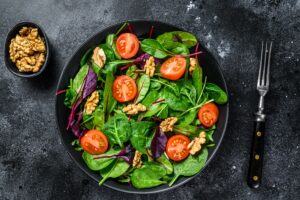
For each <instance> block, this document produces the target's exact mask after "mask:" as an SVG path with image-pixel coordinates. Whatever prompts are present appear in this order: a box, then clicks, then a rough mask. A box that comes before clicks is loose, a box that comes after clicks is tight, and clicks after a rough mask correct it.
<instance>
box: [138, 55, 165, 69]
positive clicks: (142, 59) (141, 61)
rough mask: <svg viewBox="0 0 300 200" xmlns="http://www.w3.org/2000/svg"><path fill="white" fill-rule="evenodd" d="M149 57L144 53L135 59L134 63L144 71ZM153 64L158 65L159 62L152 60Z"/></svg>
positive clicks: (155, 59)
mask: <svg viewBox="0 0 300 200" xmlns="http://www.w3.org/2000/svg"><path fill="white" fill-rule="evenodd" d="M150 56H151V55H149V54H147V53H144V54H142V55H140V56H139V57H137V58H136V59H135V60H134V63H135V64H138V65H139V66H140V68H141V69H144V66H145V63H146V61H147V60H148V59H149V58H150ZM154 63H155V65H158V64H160V60H159V59H157V58H154Z"/></svg>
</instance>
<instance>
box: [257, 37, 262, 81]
mask: <svg viewBox="0 0 300 200" xmlns="http://www.w3.org/2000/svg"><path fill="white" fill-rule="evenodd" d="M263 53H264V42H263V41H261V54H260V63H259V69H258V77H257V87H259V86H260V84H261V83H260V82H261V71H262V65H263V63H262V62H263Z"/></svg>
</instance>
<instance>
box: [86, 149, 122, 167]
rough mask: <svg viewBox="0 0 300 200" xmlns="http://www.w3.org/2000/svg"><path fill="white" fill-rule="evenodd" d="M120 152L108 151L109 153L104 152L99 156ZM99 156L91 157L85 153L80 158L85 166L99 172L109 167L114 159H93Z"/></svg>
mask: <svg viewBox="0 0 300 200" xmlns="http://www.w3.org/2000/svg"><path fill="white" fill-rule="evenodd" d="M119 152H120V150H115V149H110V150H109V151H107V152H105V153H104V154H101V156H110V155H114V154H117V153H119ZM98 156H99V155H91V154H89V153H87V152H85V151H84V152H83V153H82V158H83V160H84V162H85V163H86V165H87V166H88V167H89V168H90V169H91V170H94V171H99V170H101V169H104V168H105V167H107V166H108V165H110V164H111V163H112V162H113V161H114V159H113V158H102V159H95V160H94V158H96V157H98Z"/></svg>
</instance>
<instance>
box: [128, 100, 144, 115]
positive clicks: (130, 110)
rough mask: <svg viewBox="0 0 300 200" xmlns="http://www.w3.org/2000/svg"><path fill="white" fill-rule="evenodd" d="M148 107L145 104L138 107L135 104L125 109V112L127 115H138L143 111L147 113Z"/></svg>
mask: <svg viewBox="0 0 300 200" xmlns="http://www.w3.org/2000/svg"><path fill="white" fill-rule="evenodd" d="M146 109H147V108H146V106H144V105H143V104H141V103H139V104H137V105H135V104H129V105H127V106H126V107H125V108H123V112H124V113H126V114H127V115H136V114H138V113H139V112H141V111H146Z"/></svg>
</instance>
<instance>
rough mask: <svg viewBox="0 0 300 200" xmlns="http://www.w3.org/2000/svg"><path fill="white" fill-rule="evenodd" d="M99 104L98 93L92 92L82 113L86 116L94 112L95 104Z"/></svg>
mask: <svg viewBox="0 0 300 200" xmlns="http://www.w3.org/2000/svg"><path fill="white" fill-rule="evenodd" d="M98 103H99V92H98V91H94V92H93V93H92V94H91V96H90V97H89V98H88V99H87V101H86V103H85V105H84V111H85V113H86V114H88V115H90V114H92V112H94V110H96V107H97V104H98Z"/></svg>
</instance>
